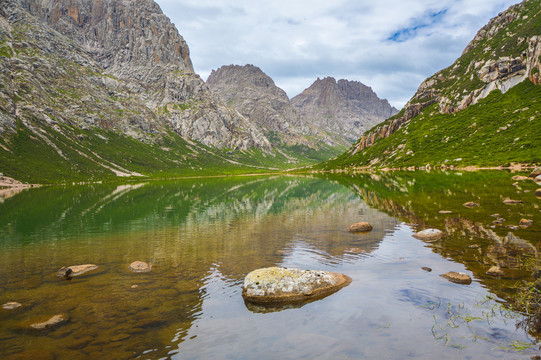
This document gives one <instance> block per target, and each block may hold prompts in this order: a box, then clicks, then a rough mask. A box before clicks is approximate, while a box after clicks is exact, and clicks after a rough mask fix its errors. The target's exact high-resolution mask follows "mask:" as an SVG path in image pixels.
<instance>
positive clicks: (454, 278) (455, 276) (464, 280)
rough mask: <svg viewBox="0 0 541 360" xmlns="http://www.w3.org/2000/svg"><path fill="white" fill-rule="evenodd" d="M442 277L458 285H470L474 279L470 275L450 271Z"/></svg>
mask: <svg viewBox="0 0 541 360" xmlns="http://www.w3.org/2000/svg"><path fill="white" fill-rule="evenodd" d="M440 276H441V277H443V278H445V279H447V280H449V281H451V282H454V283H456V284H463V285H469V284H471V282H472V278H471V277H470V276H469V275H468V274H464V273H460V272H455V271H449V272H448V273H445V274H441V275H440Z"/></svg>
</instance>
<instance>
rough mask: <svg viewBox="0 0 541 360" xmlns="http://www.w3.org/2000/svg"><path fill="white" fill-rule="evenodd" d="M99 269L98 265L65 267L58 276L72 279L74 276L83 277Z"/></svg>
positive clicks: (59, 271)
mask: <svg viewBox="0 0 541 360" xmlns="http://www.w3.org/2000/svg"><path fill="white" fill-rule="evenodd" d="M97 268H98V265H94V264H84V265H72V266H64V267H62V268H61V269H60V270H58V272H57V274H56V276H58V277H65V278H70V277H73V276H79V275H82V274H84V273H86V272H89V271H92V270H96V269H97Z"/></svg>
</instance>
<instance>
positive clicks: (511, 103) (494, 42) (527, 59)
mask: <svg viewBox="0 0 541 360" xmlns="http://www.w3.org/2000/svg"><path fill="white" fill-rule="evenodd" d="M540 69H541V0H526V1H523V2H522V3H520V4H518V5H515V6H512V7H511V8H509V9H508V10H507V11H505V12H503V13H500V14H499V15H498V16H497V17H495V18H494V19H492V20H491V21H490V22H489V23H488V24H487V25H486V26H484V27H483V28H482V29H481V30H479V32H478V33H477V35H476V36H475V38H474V39H473V40H472V41H471V42H470V44H469V45H468V46H467V47H466V49H465V50H464V52H463V54H462V55H461V56H460V57H459V58H458V59H457V60H456V61H455V62H454V63H453V64H452V65H451V66H449V67H448V68H446V69H444V70H442V71H439V72H437V73H436V74H434V75H433V76H431V77H429V78H428V79H426V80H425V81H424V82H423V83H422V84H421V85H420V86H419V89H418V90H417V92H416V94H415V95H414V96H413V97H412V99H411V100H410V101H409V102H408V103H407V104H406V106H405V107H404V109H403V110H402V111H401V112H400V113H399V114H397V115H395V116H393V117H391V118H389V119H387V120H386V121H384V122H383V123H381V124H378V125H377V126H375V127H373V128H372V129H370V130H369V131H368V132H366V133H365V134H364V135H363V136H362V137H361V138H360V139H359V141H358V142H357V143H356V144H354V145H353V147H352V148H351V149H350V150H348V151H347V152H346V153H344V154H342V155H341V156H339V157H337V158H335V159H332V160H330V161H328V162H326V163H324V164H322V165H319V166H317V167H318V168H324V169H334V168H347V167H359V166H370V167H379V168H383V167H402V168H403V167H410V166H425V165H427V164H429V165H431V166H441V165H447V166H450V165H454V166H469V165H473V166H501V165H507V164H510V163H531V164H535V163H539V162H541V120H539V116H540V112H541V106H540V104H539V101H541V87H540V86H539V85H535V84H540V83H541V76H540Z"/></svg>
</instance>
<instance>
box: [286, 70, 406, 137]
mask: <svg viewBox="0 0 541 360" xmlns="http://www.w3.org/2000/svg"><path fill="white" fill-rule="evenodd" d="M291 103H292V104H293V105H294V106H295V107H296V108H297V109H298V110H299V111H300V113H301V114H302V116H303V117H305V118H309V119H312V121H313V122H314V124H315V125H316V126H318V127H319V128H321V129H324V130H326V131H330V132H332V133H337V134H340V135H341V136H343V137H344V138H346V139H348V140H349V141H350V142H354V141H355V140H357V139H358V138H359V137H360V136H361V135H362V134H363V133H364V132H365V131H366V130H368V129H370V128H371V127H373V126H374V125H376V124H379V123H380V122H382V121H383V120H385V119H387V118H389V117H391V116H393V115H395V114H396V113H398V111H397V110H396V109H395V108H393V107H392V106H391V105H390V104H389V103H388V102H387V100H383V99H380V98H379V97H378V96H377V95H376V93H374V91H372V89H371V88H370V87H368V86H366V85H364V84H362V83H361V82H358V81H348V80H343V79H342V80H338V81H336V80H335V79H334V78H332V77H326V78H324V79H319V78H318V79H317V80H316V81H315V82H314V83H313V84H312V85H311V86H310V87H309V88H308V89H306V90H304V91H303V92H302V93H300V94H299V95H297V96H295V97H294V98H293V99H291Z"/></svg>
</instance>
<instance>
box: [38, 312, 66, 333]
mask: <svg viewBox="0 0 541 360" xmlns="http://www.w3.org/2000/svg"><path fill="white" fill-rule="evenodd" d="M68 320H69V317H68V315H66V314H58V315H55V316H53V317H52V318H50V319H49V320H46V321H43V322H37V323H33V324H31V325H30V328H32V329H35V330H45V329H50V328H53V327H56V326H60V325H62V324H64V323H65V322H67V321H68Z"/></svg>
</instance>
